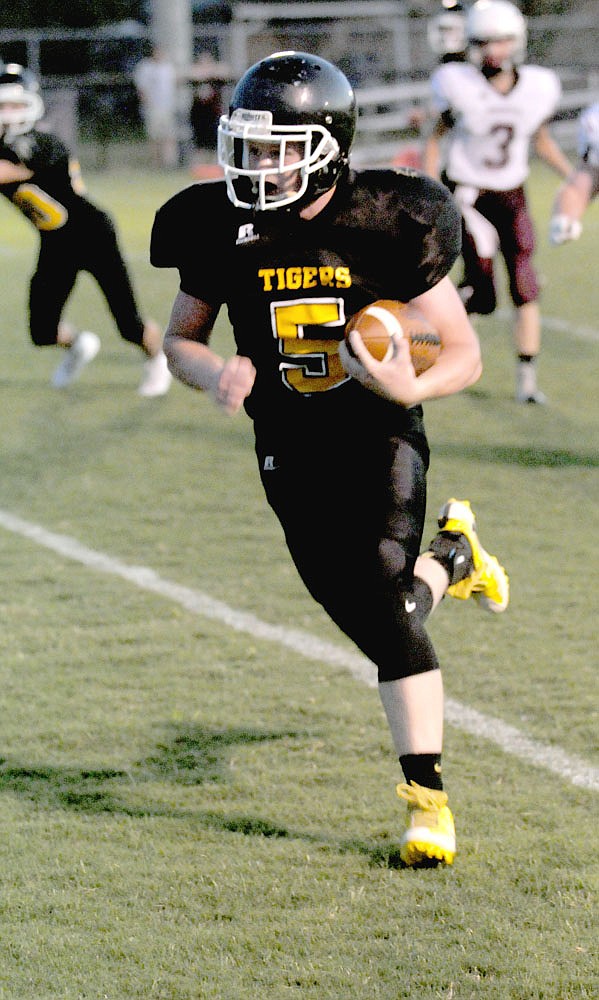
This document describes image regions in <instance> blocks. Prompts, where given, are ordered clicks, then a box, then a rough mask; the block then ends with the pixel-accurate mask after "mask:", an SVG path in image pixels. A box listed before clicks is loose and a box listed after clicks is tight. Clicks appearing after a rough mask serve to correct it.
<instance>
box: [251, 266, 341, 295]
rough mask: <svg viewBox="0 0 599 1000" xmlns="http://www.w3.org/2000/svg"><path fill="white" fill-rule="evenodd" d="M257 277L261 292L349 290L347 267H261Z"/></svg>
mask: <svg viewBox="0 0 599 1000" xmlns="http://www.w3.org/2000/svg"><path fill="white" fill-rule="evenodd" d="M258 277H259V278H260V280H261V281H262V291H263V292H273V291H276V292H282V291H285V290H289V291H292V292H297V291H299V290H300V289H301V288H318V286H319V285H321V286H322V287H323V288H349V287H350V285H351V283H352V282H351V274H350V270H349V267H344V266H339V267H328V266H323V267H314V266H309V265H304V266H302V267H261V268H260V270H259V271H258Z"/></svg>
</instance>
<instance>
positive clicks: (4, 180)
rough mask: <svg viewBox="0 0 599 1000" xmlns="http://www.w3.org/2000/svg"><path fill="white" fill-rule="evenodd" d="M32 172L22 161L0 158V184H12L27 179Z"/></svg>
mask: <svg viewBox="0 0 599 1000" xmlns="http://www.w3.org/2000/svg"><path fill="white" fill-rule="evenodd" d="M31 177H33V173H32V172H31V170H29V168H28V167H26V166H24V165H23V164H22V163H13V162H12V160H0V184H14V183H15V182H18V181H28V180H30V179H31Z"/></svg>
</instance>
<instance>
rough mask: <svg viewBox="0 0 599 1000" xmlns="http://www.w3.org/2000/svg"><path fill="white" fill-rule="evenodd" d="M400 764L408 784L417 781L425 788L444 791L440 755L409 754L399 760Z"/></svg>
mask: <svg viewBox="0 0 599 1000" xmlns="http://www.w3.org/2000/svg"><path fill="white" fill-rule="evenodd" d="M399 763H400V764H401V767H402V770H403V773H404V777H405V779H406V781H407V782H408V784H409V783H410V781H415V782H416V784H417V785H424V787H425V788H434V789H436V790H437V791H439V792H440V791H442V790H443V778H442V777H441V754H440V753H407V754H404V755H403V756H402V757H400V758H399Z"/></svg>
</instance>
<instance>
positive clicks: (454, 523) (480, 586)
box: [439, 499, 510, 614]
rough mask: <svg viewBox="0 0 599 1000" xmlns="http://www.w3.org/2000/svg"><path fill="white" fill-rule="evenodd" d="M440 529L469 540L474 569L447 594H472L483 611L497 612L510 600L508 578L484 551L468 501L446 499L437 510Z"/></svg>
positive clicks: (455, 595)
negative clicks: (440, 508) (443, 504)
mask: <svg viewBox="0 0 599 1000" xmlns="http://www.w3.org/2000/svg"><path fill="white" fill-rule="evenodd" d="M439 528H440V529H441V532H444V531H451V532H456V533H459V534H462V535H465V537H466V538H467V539H468V542H469V544H470V548H471V549H472V562H473V563H474V569H473V571H472V573H471V574H470V576H467V577H465V579H464V580H460V581H459V582H458V583H454V584H453V585H452V586H451V587H449V589H448V591H447V593H448V594H449V595H450V596H451V597H457V598H459V599H460V600H462V601H465V600H466V599H467V598H468V597H470V596H471V595H472V596H473V597H474V599H475V600H476V601H477V602H478V604H479V605H480V607H481V608H484V609H485V611H493V612H495V614H499V612H501V611H505V609H506V608H507V606H508V603H509V599H510V584H509V578H508V575H507V573H506V571H505V570H504V568H503V566H501V565H500V564H499V562H498V561H497V559H496V558H495V556H491V555H489V553H488V552H485V550H484V549H483V547H482V545H481V544H480V542H479V540H478V535H477V534H476V524H475V520H474V512H473V510H472V509H471V507H470V503H469V501H468V500H455V499H451V500H448V501H447V503H446V504H445V506H444V507H443V508H442V510H441V511H440V513H439Z"/></svg>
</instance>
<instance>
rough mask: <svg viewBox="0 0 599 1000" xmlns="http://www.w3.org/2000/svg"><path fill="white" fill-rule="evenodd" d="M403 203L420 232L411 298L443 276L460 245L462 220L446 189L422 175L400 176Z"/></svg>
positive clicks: (451, 265) (408, 173)
mask: <svg viewBox="0 0 599 1000" xmlns="http://www.w3.org/2000/svg"><path fill="white" fill-rule="evenodd" d="M402 180H404V181H405V183H404V184H403V189H404V198H405V202H404V204H405V206H406V209H407V210H408V212H409V214H410V216H411V218H412V219H413V220H414V222H415V223H416V224H417V225H418V227H419V229H420V232H421V235H422V246H421V254H420V257H419V259H418V261H417V263H416V266H415V267H414V274H413V276H412V283H413V284H412V298H414V297H415V296H416V295H421V294H422V293H423V292H426V291H428V289H429V288H432V287H433V286H434V285H436V284H437V283H438V282H439V281H441V278H444V277H445V276H446V275H447V274H448V273H449V271H450V270H451V268H452V267H453V265H454V263H455V262H456V260H457V258H458V256H459V254H460V250H461V247H462V221H461V215H460V212H459V209H458V207H457V205H456V203H455V201H454V200H453V198H452V196H451V194H450V192H449V191H448V190H447V188H446V187H445V186H444V185H443V184H441V183H440V182H439V181H435V180H433V179H432V178H431V177H427V176H425V175H423V174H413V173H412V172H406V174H405V175H403V177H402Z"/></svg>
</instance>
